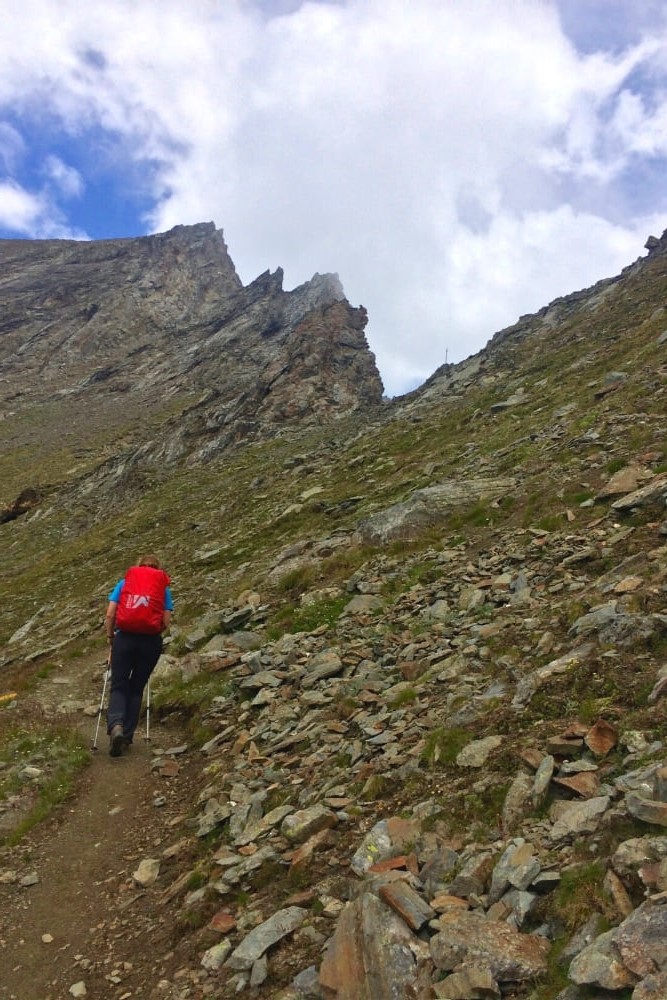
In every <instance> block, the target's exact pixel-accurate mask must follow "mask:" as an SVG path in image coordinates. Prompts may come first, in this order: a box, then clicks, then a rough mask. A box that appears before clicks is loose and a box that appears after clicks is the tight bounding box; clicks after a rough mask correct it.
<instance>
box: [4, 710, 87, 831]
mask: <svg viewBox="0 0 667 1000" xmlns="http://www.w3.org/2000/svg"><path fill="white" fill-rule="evenodd" d="M4 721H5V720H3V722H4ZM0 760H2V762H3V764H4V765H5V767H4V768H3V770H2V771H0V799H3V800H4V799H7V798H9V797H10V796H12V795H17V794H18V795H22V794H25V793H28V795H29V797H30V800H31V801H30V805H29V808H28V810H27V812H26V813H25V815H24V816H23V818H22V819H21V821H20V822H19V823H18V824H17V826H15V827H14V828H13V829H12V830H11V832H10V833H8V834H7V836H6V837H5V843H7V844H9V845H14V844H17V843H19V841H20V840H22V839H23V837H24V836H25V835H26V834H27V833H28V832H29V831H30V830H31V829H32V828H33V827H34V826H36V825H37V824H38V823H40V822H42V821H43V820H44V819H46V818H47V817H48V816H49V815H50V814H51V813H52V812H53V810H54V809H55V808H56V807H57V806H59V805H60V804H61V803H62V802H64V801H66V800H67V799H68V798H69V797H70V795H71V794H72V792H73V791H74V787H75V784H76V779H77V777H78V776H79V774H80V773H81V771H82V770H83V768H84V767H86V766H87V765H88V764H89V762H90V753H89V750H88V745H87V743H86V741H85V740H84V739H83V737H82V736H81V735H80V734H79V733H78V732H77V731H76V730H75V729H71V728H69V727H67V726H65V725H62V724H60V725H54V724H52V723H49V722H46V721H45V720H43V719H38V718H37V717H34V718H28V719H26V718H25V717H23V718H22V719H21V726H20V728H17V729H12V728H10V727H9V726H8V725H7V724H6V723H5V725H4V726H3V728H2V730H1V731H0ZM27 767H34V768H35V769H36V770H38V771H41V772H42V773H41V774H40V775H37V776H35V777H34V778H32V777H30V775H29V773H27V772H26V771H25V770H24V769H25V768H27Z"/></svg>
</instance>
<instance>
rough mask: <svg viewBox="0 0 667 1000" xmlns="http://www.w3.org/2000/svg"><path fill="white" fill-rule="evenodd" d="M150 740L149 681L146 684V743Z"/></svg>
mask: <svg viewBox="0 0 667 1000" xmlns="http://www.w3.org/2000/svg"><path fill="white" fill-rule="evenodd" d="M150 741H151V682H150V677H149V679H148V684H147V685H146V743H150Z"/></svg>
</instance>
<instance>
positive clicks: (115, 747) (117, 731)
mask: <svg viewBox="0 0 667 1000" xmlns="http://www.w3.org/2000/svg"><path fill="white" fill-rule="evenodd" d="M122 752H123V727H122V726H120V725H118V726H112V728H111V732H110V733H109V756H110V757H120V755H121V754H122Z"/></svg>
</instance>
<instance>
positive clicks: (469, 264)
mask: <svg viewBox="0 0 667 1000" xmlns="http://www.w3.org/2000/svg"><path fill="white" fill-rule="evenodd" d="M0 13H1V14H2V17H1V19H0V238H11V239H16V238H20V239H45V238H49V239H51V238H67V239H83V240H88V239H101V238H111V237H127V236H139V235H145V234H148V233H156V232H164V231H166V230H168V229H170V228H171V227H172V226H175V225H178V224H191V223H197V222H210V221H213V222H214V223H215V224H216V226H217V227H218V228H220V229H222V230H223V232H224V237H225V242H226V243H227V246H228V249H229V253H230V256H231V258H232V260H233V261H234V264H235V266H236V269H237V271H238V273H239V276H240V277H241V279H242V281H243V282H244V283H246V284H247V283H249V282H250V281H252V280H253V279H254V278H255V277H257V275H259V274H261V273H262V272H264V271H266V270H267V269H270V270H272V271H273V270H275V269H276V268H277V267H282V268H283V269H284V271H285V282H284V287H285V288H286V289H291V288H294V287H296V286H297V285H299V284H301V283H302V282H304V281H307V280H309V279H310V278H311V277H312V275H313V274H314V273H315V272H320V273H324V272H330V271H331V272H336V273H338V275H339V277H340V279H341V281H342V283H343V287H344V289H345V293H346V296H347V298H348V300H349V301H350V302H351V303H352V305H355V306H357V305H363V306H365V308H366V309H367V310H368V314H369V321H368V326H367V330H366V334H367V338H368V341H369V344H370V347H371V349H372V350H373V352H374V353H375V356H376V360H377V363H378V367H379V369H380V373H381V376H382V379H383V382H384V385H385V391H386V393H387V395H389V396H395V395H398V394H401V393H403V392H406V391H408V390H410V389H412V388H414V387H415V386H417V385H419V384H421V383H422V382H423V381H424V380H425V379H426V378H428V376H429V375H430V374H432V372H433V371H434V370H435V369H436V368H437V367H438V366H439V365H441V364H443V363H444V362H445V361H448V362H456V361H460V360H462V359H464V358H466V357H468V356H470V355H471V354H475V353H476V352H477V351H479V350H480V349H481V348H482V347H483V346H484V345H485V344H486V343H487V342H488V341H489V340H490V338H491V337H492V336H493V334H494V333H495V332H496V331H497V330H500V329H502V328H503V327H505V326H508V325H511V324H512V323H514V322H515V321H516V320H517V319H518V317H519V316H520V315H523V314H525V313H530V312H534V311H536V310H537V309H540V308H541V307H542V306H544V305H547V304H548V303H549V302H550V301H551V300H553V299H554V298H556V297H558V296H560V295H565V294H567V293H569V292H573V291H576V290H579V289H581V288H586V287H588V286H589V285H591V284H593V283H594V282H595V281H597V280H599V279H601V278H606V277H611V276H613V275H615V274H618V273H619V271H620V270H621V269H622V268H623V267H625V266H626V265H628V264H630V263H632V261H634V260H636V259H637V258H638V257H640V256H642V255H643V254H644V253H645V252H646V251H645V250H644V243H645V241H646V238H647V237H648V236H649V235H656V236H660V235H661V234H662V232H663V230H665V229H667V169H666V168H667V0H309V2H303V0H95V2H94V3H89V4H88V3H86V4H82V3H80V0H0Z"/></svg>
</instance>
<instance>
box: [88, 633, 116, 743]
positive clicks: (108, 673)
mask: <svg viewBox="0 0 667 1000" xmlns="http://www.w3.org/2000/svg"><path fill="white" fill-rule="evenodd" d="M110 677H111V653H109V657H108V659H107V669H106V670H105V671H104V685H103V687H102V697H101V698H100V707H99V708H98V710H97V725H96V727H95V739H94V740H93V745H92V746H91V748H90V749H91V750H97V736H98V734H99V731H100V719H101V718H102V711H103V709H104V696H105V694H106V693H107V682H108V680H109V678H110Z"/></svg>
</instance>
